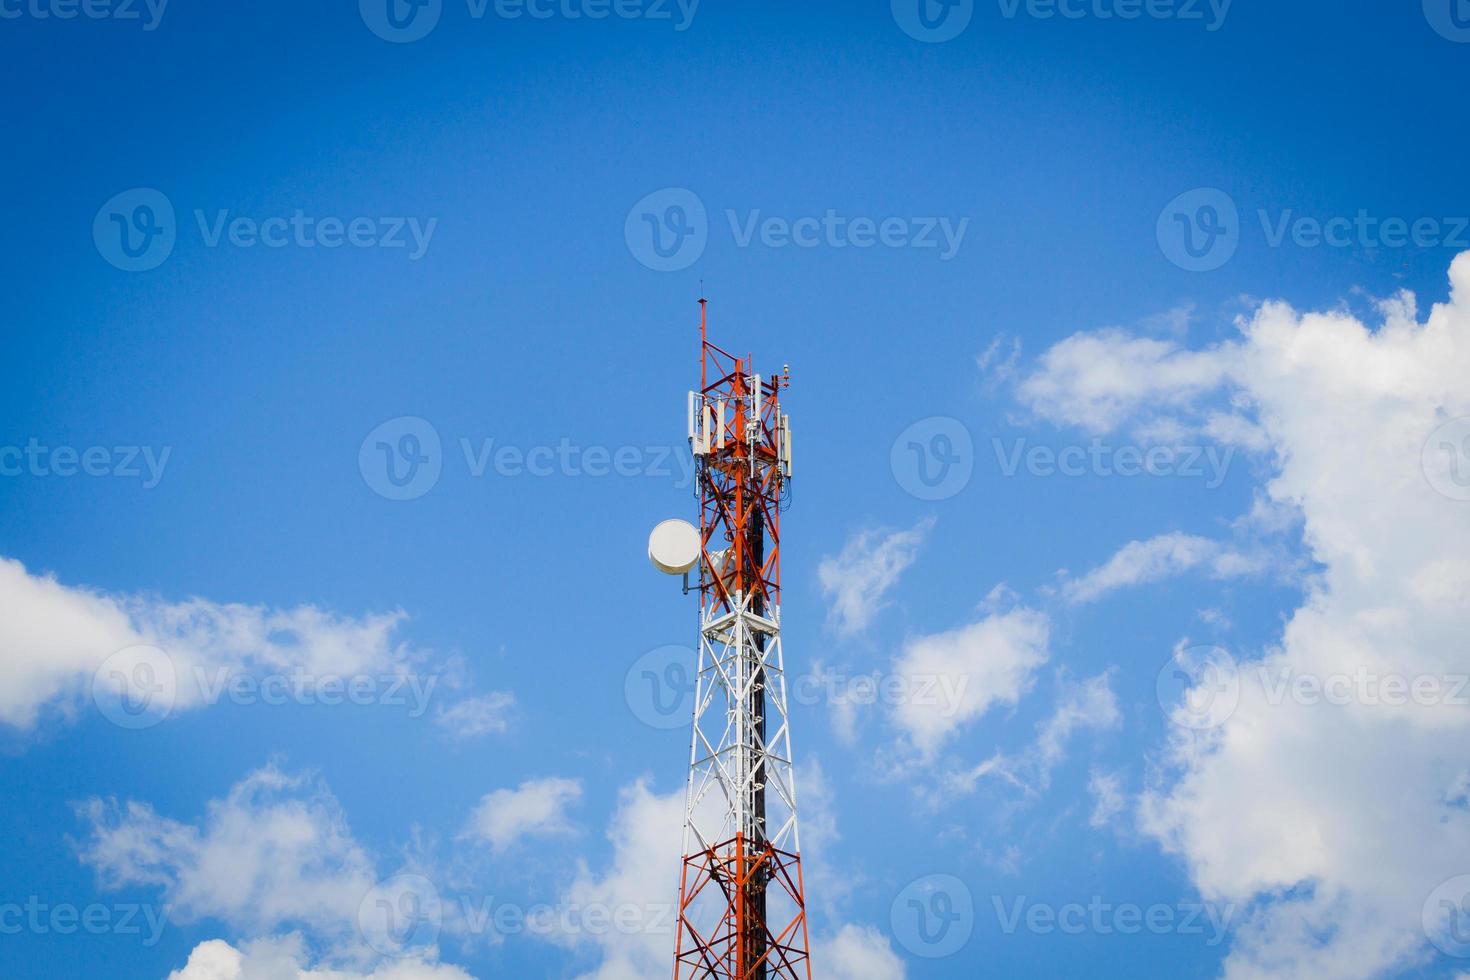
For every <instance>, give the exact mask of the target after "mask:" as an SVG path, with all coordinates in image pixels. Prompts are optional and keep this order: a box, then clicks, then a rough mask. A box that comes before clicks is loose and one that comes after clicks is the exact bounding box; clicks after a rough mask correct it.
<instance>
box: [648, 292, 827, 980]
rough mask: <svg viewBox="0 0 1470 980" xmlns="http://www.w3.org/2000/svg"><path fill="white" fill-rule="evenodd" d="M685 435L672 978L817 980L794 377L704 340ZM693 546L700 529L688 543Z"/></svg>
mask: <svg viewBox="0 0 1470 980" xmlns="http://www.w3.org/2000/svg"><path fill="white" fill-rule="evenodd" d="M699 307H700V317H699V338H700V387H699V390H698V391H694V392H690V394H689V406H688V429H689V440H690V447H691V449H692V451H693V453H694V457H695V462H696V472H697V474H698V484H699V528H698V561H697V566H698V570H699V585H698V593H699V667H698V673H697V675H696V686H695V699H694V731H693V738H692V740H691V749H690V757H689V788H688V796H687V800H686V805H685V813H684V870H683V877H682V883H681V886H680V892H679V936H678V942H677V948H676V951H675V961H674V977H675V980H687V978H694V977H730V978H738V980H796V978H805V980H810V978H811V963H810V961H809V959H808V937H807V920H806V898H805V895H804V892H803V886H802V876H801V843H800V836H799V834H798V832H797V822H796V782H795V779H794V778H793V773H792V759H791V725H790V719H789V718H788V715H787V684H786V669H785V659H784V656H783V654H782V649H781V510H782V507H783V504H784V502H785V501H786V500H787V498H788V496H789V487H790V481H791V475H792V465H791V421H790V419H789V418H788V417H787V416H786V414H785V413H784V412H782V410H781V393H782V392H783V391H784V390H785V389H786V388H787V386H788V385H789V384H790V383H791V379H790V375H789V372H784V373H783V374H782V375H779V376H774V377H769V378H763V377H761V376H760V375H758V374H753V373H751V360H750V358H749V357H746V358H739V357H735V356H734V355H732V354H730V353H728V352H726V351H724V350H722V349H721V348H719V347H717V346H715V345H714V344H712V343H710V342H709V339H708V336H707V334H706V326H707V313H708V306H707V302H706V301H705V300H703V299H701V300H700V301H699ZM692 545H693V541H692V535H691V541H690V546H691V548H692Z"/></svg>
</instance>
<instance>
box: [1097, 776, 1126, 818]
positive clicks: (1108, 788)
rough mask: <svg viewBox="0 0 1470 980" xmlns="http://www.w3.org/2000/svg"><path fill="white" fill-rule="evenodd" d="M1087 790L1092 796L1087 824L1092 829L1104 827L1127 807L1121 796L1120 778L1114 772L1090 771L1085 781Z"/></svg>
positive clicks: (1121, 784)
mask: <svg viewBox="0 0 1470 980" xmlns="http://www.w3.org/2000/svg"><path fill="white" fill-rule="evenodd" d="M1087 790H1088V792H1090V793H1091V794H1092V799H1093V806H1092V816H1091V817H1089V818H1088V820H1087V822H1088V823H1089V824H1091V825H1092V826H1094V827H1106V826H1108V825H1109V824H1111V823H1112V822H1113V821H1114V820H1116V819H1117V818H1118V816H1119V815H1121V814H1122V812H1123V810H1124V808H1125V807H1126V806H1127V800H1126V799H1125V797H1124V795H1123V779H1122V776H1121V775H1120V774H1118V773H1115V772H1103V771H1102V770H1100V769H1094V770H1092V775H1091V777H1090V778H1089V779H1088V781H1087Z"/></svg>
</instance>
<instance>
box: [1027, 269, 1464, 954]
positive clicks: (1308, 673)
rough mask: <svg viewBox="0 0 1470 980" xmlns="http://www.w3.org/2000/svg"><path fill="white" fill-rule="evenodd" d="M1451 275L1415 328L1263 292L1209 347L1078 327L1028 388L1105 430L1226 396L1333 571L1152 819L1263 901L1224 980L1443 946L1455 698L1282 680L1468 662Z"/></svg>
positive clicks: (1179, 761) (1243, 895) (1277, 488)
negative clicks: (1318, 693) (1307, 309)
mask: <svg viewBox="0 0 1470 980" xmlns="http://www.w3.org/2000/svg"><path fill="white" fill-rule="evenodd" d="M1451 284H1452V294H1451V299H1450V301H1449V302H1448V303H1444V304H1439V305H1436V306H1435V307H1434V308H1433V309H1432V310H1431V312H1430V313H1429V315H1428V316H1427V318H1425V319H1423V320H1422V321H1421V320H1420V319H1419V318H1418V313H1417V307H1416V304H1415V302H1414V300H1413V298H1412V297H1410V296H1407V295H1405V296H1401V297H1398V298H1397V299H1396V300H1394V301H1393V302H1390V303H1386V304H1383V305H1382V306H1381V308H1380V312H1381V315H1382V322H1381V323H1379V324H1377V325H1376V326H1375V327H1370V326H1368V325H1367V324H1364V323H1363V322H1360V321H1359V320H1357V319H1356V318H1354V317H1353V316H1352V315H1350V314H1349V313H1346V312H1341V311H1338V312H1327V313H1301V312H1298V311H1297V310H1295V309H1293V308H1292V307H1291V306H1289V305H1287V304H1285V303H1280V302H1273V303H1266V304H1264V305H1262V306H1260V307H1259V308H1258V309H1257V310H1256V311H1255V312H1254V313H1253V314H1252V315H1250V316H1249V317H1245V318H1242V320H1241V321H1240V324H1239V326H1240V333H1241V336H1240V339H1239V340H1238V341H1236V342H1233V343H1231V344H1229V345H1223V346H1221V347H1218V348H1213V349H1210V350H1205V351H1200V352H1196V353H1189V352H1184V351H1178V350H1172V349H1160V348H1158V347H1157V346H1153V345H1154V344H1155V342H1146V343H1144V342H1138V341H1135V340H1134V339H1133V338H1129V337H1126V336H1123V335H1117V334H1114V335H1106V336H1096V335H1094V336H1092V337H1091V338H1090V339H1086V340H1076V339H1075V338H1074V341H1075V342H1064V345H1065V346H1064V347H1063V349H1062V350H1061V351H1060V352H1058V353H1057V354H1056V355H1055V356H1052V357H1048V358H1043V362H1042V367H1041V372H1040V376H1039V377H1038V378H1037V379H1032V381H1033V382H1034V383H1031V386H1030V388H1029V389H1028V390H1029V392H1030V395H1031V396H1032V397H1033V398H1034V399H1036V401H1037V403H1038V408H1040V406H1041V405H1043V404H1044V405H1045V406H1046V410H1047V411H1049V412H1050V413H1051V414H1052V415H1053V416H1055V417H1056V418H1058V419H1064V420H1067V421H1071V422H1076V423H1077V424H1082V425H1088V426H1102V427H1106V426H1110V425H1121V424H1125V423H1126V421H1127V419H1128V418H1129V417H1130V415H1137V414H1141V413H1145V412H1146V411H1147V410H1148V407H1149V406H1150V405H1154V404H1161V405H1163V406H1164V407H1165V408H1174V407H1178V406H1181V405H1185V403H1186V402H1187V401H1188V400H1189V399H1193V398H1196V397H1203V396H1205V395H1206V393H1207V392H1209V390H1210V389H1211V387H1212V386H1219V387H1221V388H1222V389H1224V391H1225V393H1226V394H1228V397H1229V398H1230V400H1231V401H1232V403H1233V404H1235V405H1237V406H1243V407H1244V408H1243V409H1242V411H1243V412H1248V414H1249V415H1250V417H1251V421H1252V424H1254V425H1257V426H1259V428H1260V431H1261V432H1262V433H1263V434H1264V436H1265V438H1266V440H1267V441H1268V445H1269V450H1268V452H1267V453H1265V454H1263V455H1264V456H1266V457H1268V458H1269V461H1270V463H1271V464H1272V465H1273V467H1274V469H1275V472H1274V476H1273V477H1272V479H1271V480H1270V482H1269V483H1268V484H1267V485H1266V487H1265V491H1266V494H1267V495H1268V496H1269V499H1270V500H1271V502H1272V503H1273V504H1275V505H1280V506H1282V507H1291V508H1294V509H1296V510H1298V511H1299V512H1300V515H1301V520H1302V535H1303V540H1304V544H1305V547H1306V550H1307V552H1308V554H1309V556H1310V558H1311V559H1312V560H1314V561H1315V562H1317V563H1319V564H1320V566H1321V567H1322V568H1323V572H1322V574H1321V575H1320V576H1317V577H1315V578H1314V579H1313V580H1312V581H1311V582H1310V583H1309V586H1308V595H1307V596H1306V598H1305V600H1304V601H1303V603H1302V604H1301V606H1300V608H1298V609H1296V610H1295V611H1294V612H1293V613H1292V614H1291V616H1290V618H1289V620H1288V622H1287V624H1286V626H1285V627H1284V630H1283V632H1282V634H1281V636H1280V638H1279V643H1278V644H1276V645H1274V646H1273V647H1272V648H1271V649H1269V650H1267V651H1266V652H1265V653H1264V655H1262V656H1261V657H1260V658H1258V659H1252V658H1249V657H1246V658H1243V660H1244V662H1243V663H1242V668H1241V671H1240V678H1239V680H1240V684H1239V702H1238V705H1237V707H1236V708H1235V710H1234V712H1233V714H1231V715H1230V717H1229V718H1228V720H1226V721H1225V722H1224V723H1223V724H1222V725H1220V726H1219V727H1218V728H1215V729H1213V730H1208V731H1204V732H1192V731H1188V730H1185V729H1180V730H1179V731H1177V732H1175V733H1174V735H1173V737H1172V740H1171V744H1170V746H1169V755H1168V763H1169V764H1168V767H1167V768H1166V769H1165V770H1164V771H1162V772H1160V773H1158V774H1157V783H1156V785H1155V786H1154V787H1153V789H1152V790H1151V791H1150V792H1148V793H1146V794H1145V796H1144V798H1143V801H1142V804H1141V807H1140V810H1139V818H1140V825H1141V826H1142V827H1143V829H1144V830H1146V831H1147V832H1149V833H1151V834H1152V835H1153V836H1155V837H1156V838H1157V839H1158V840H1159V841H1160V842H1161V843H1162V844H1163V846H1165V847H1166V848H1167V849H1168V850H1169V851H1171V852H1172V853H1175V854H1177V855H1178V856H1179V857H1180V858H1181V860H1182V861H1183V862H1184V864H1185V865H1186V867H1187V868H1188V870H1189V873H1190V875H1191V876H1192V878H1193V881H1194V883H1195V885H1196V886H1197V887H1198V888H1199V890H1200V891H1201V893H1202V894H1203V895H1204V896H1205V897H1206V898H1207V899H1210V900H1215V901H1230V902H1235V903H1236V904H1238V905H1239V906H1240V907H1242V908H1248V909H1249V910H1250V912H1249V914H1248V915H1247V916H1246V917H1245V918H1244V920H1243V921H1241V922H1240V924H1239V925H1238V927H1237V930H1236V936H1235V941H1234V942H1233V944H1232V947H1231V952H1230V954H1229V956H1228V958H1227V960H1226V963H1225V975H1226V977H1227V978H1230V980H1258V978H1259V980H1265V978H1295V977H1305V976H1332V977H1338V978H1344V980H1353V978H1363V980H1367V978H1371V977H1377V976H1382V975H1386V974H1390V973H1395V972H1398V971H1401V970H1404V969H1411V968H1413V967H1414V966H1415V965H1416V964H1418V963H1419V962H1422V961H1423V960H1424V959H1426V958H1427V956H1428V954H1429V953H1430V952H1431V951H1430V949H1429V946H1428V944H1427V942H1426V937H1425V935H1424V931H1423V927H1422V925H1421V914H1422V910H1423V908H1424V905H1425V902H1426V900H1427V899H1428V898H1429V897H1430V895H1431V893H1432V892H1433V890H1434V889H1435V888H1436V886H1438V885H1439V884H1440V883H1441V882H1442V881H1443V880H1444V879H1446V878H1448V877H1451V876H1453V875H1456V874H1461V873H1464V872H1465V871H1466V870H1467V869H1466V868H1462V867H1457V866H1456V864H1455V862H1454V860H1453V859H1452V858H1453V857H1454V856H1456V855H1459V856H1464V855H1470V806H1467V795H1466V793H1465V790H1464V783H1465V777H1464V773H1465V761H1464V750H1463V749H1464V745H1465V744H1466V737H1467V734H1470V708H1467V706H1466V705H1465V704H1464V703H1463V699H1461V700H1459V701H1457V700H1456V699H1454V698H1452V697H1448V696H1446V697H1441V698H1439V699H1437V700H1434V701H1431V702H1429V703H1419V704H1415V703H1413V702H1412V701H1411V702H1409V703H1402V702H1400V703H1389V702H1388V701H1387V700H1386V699H1384V698H1382V697H1375V696H1372V694H1371V691H1372V690H1373V689H1371V688H1363V687H1357V688H1349V690H1352V691H1354V694H1353V696H1352V697H1350V698H1349V699H1348V700H1347V701H1346V702H1345V703H1344V702H1339V703H1332V702H1331V701H1328V700H1324V699H1312V698H1303V697H1292V696H1285V697H1283V696H1282V695H1281V689H1280V688H1279V686H1278V679H1280V678H1287V679H1290V678H1297V677H1306V678H1309V679H1315V680H1316V681H1318V682H1329V681H1331V680H1332V679H1334V678H1352V677H1355V676H1361V675H1363V674H1366V675H1367V676H1370V677H1377V678H1386V677H1401V678H1405V679H1410V680H1412V679H1414V678H1431V679H1439V680H1440V681H1442V682H1443V681H1445V680H1446V679H1451V678H1454V677H1455V676H1457V675H1460V674H1463V673H1464V664H1465V657H1464V623H1465V622H1466V617H1467V613H1470V602H1467V599H1470V590H1467V589H1466V588H1465V586H1466V584H1470V578H1467V573H1470V560H1467V559H1466V558H1465V556H1466V555H1467V554H1470V505H1467V504H1466V503H1464V502H1463V501H1461V500H1457V499H1452V498H1453V497H1454V496H1455V494H1456V493H1457V492H1458V488H1459V487H1460V483H1459V482H1458V481H1457V480H1456V477H1457V476H1458V477H1459V478H1460V479H1463V478H1464V474H1465V472H1466V470H1465V467H1466V465H1467V461H1466V459H1465V456H1466V450H1467V448H1470V447H1467V446H1466V445H1465V444H1464V441H1463V440H1461V439H1456V438H1452V436H1453V431H1452V432H1451V434H1450V436H1446V437H1443V438H1440V439H1439V441H1438V442H1435V441H1434V440H1433V439H1431V434H1433V433H1435V432H1437V431H1442V430H1441V429H1440V427H1442V426H1444V425H1446V424H1447V423H1449V422H1450V421H1451V420H1454V419H1456V418H1460V417H1464V416H1470V386H1467V385H1466V383H1465V379H1466V377H1470V254H1466V255H1461V256H1460V257H1459V258H1457V259H1456V260H1455V262H1454V264H1453V266H1452V268H1451ZM1140 343H1143V346H1140ZM1079 345H1080V346H1079ZM1059 346H1060V345H1059ZM1084 348H1085V350H1086V351H1087V352H1088V355H1089V356H1088V357H1087V358H1080V357H1078V356H1077V355H1078V353H1079V351H1081V350H1082V349H1084ZM1084 360H1094V361H1095V362H1096V363H1097V364H1099V365H1107V368H1106V369H1103V370H1101V377H1100V378H1096V379H1094V380H1091V381H1088V382H1087V383H1085V384H1084V385H1083V386H1082V388H1081V391H1080V393H1079V394H1078V396H1077V397H1071V396H1069V395H1067V394H1066V392H1065V391H1063V388H1062V386H1063V384H1064V382H1065V381H1066V379H1067V378H1069V377H1073V376H1075V375H1077V374H1078V372H1085V371H1087V370H1090V369H1088V368H1086V366H1085V365H1084V364H1083V361H1084ZM1161 364H1162V365H1164V366H1166V367H1167V370H1166V371H1165V373H1164V378H1165V380H1163V381H1160V380H1158V379H1157V378H1155V377H1152V376H1151V375H1152V374H1153V372H1154V369H1155V368H1156V367H1157V366H1159V365H1161ZM1186 407H1187V406H1186ZM1454 431H1458V430H1454ZM1437 488H1438V489H1437ZM1444 689H1445V688H1443V687H1442V688H1441V690H1444Z"/></svg>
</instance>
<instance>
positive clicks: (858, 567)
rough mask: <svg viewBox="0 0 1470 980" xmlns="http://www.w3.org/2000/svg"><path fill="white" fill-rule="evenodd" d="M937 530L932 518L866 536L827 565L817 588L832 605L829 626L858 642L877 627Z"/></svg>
mask: <svg viewBox="0 0 1470 980" xmlns="http://www.w3.org/2000/svg"><path fill="white" fill-rule="evenodd" d="M933 526H934V519H933V518H926V519H925V520H922V521H920V522H919V523H918V524H915V525H914V526H913V527H911V528H909V529H908V530H906V531H877V530H866V531H860V532H859V533H857V534H855V535H853V536H852V537H851V538H850V539H849V540H848V542H847V543H846V544H845V545H843V547H842V551H841V552H840V553H838V554H837V555H836V556H835V557H832V556H829V557H826V558H823V559H822V562H821V564H820V565H818V566H817V583H818V585H820V586H821V589H822V594H823V595H824V596H826V597H827V598H828V599H829V600H830V601H831V603H832V609H831V611H830V613H829V614H828V622H829V623H830V624H831V625H832V627H833V629H835V630H836V631H837V633H838V635H840V636H855V635H856V634H858V633H861V632H862V631H863V630H865V629H867V628H868V627H869V626H870V625H871V624H872V622H873V617H874V616H876V615H877V614H878V612H879V610H880V609H882V605H883V597H884V596H885V595H887V594H888V591H889V590H890V589H892V588H893V586H894V585H896V584H897V583H898V579H899V576H901V575H902V574H903V573H904V570H905V569H907V568H908V567H909V566H910V565H912V564H913V563H914V559H915V558H917V557H918V555H919V548H920V547H921V546H922V545H923V543H924V539H925V538H926V537H927V536H928V534H929V530H930V529H931V528H932V527H933Z"/></svg>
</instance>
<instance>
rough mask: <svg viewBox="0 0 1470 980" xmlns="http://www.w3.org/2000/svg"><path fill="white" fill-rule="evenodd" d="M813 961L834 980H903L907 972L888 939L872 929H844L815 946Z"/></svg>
mask: <svg viewBox="0 0 1470 980" xmlns="http://www.w3.org/2000/svg"><path fill="white" fill-rule="evenodd" d="M812 956H813V961H814V962H815V963H817V964H820V966H819V969H820V971H821V972H820V975H821V976H824V977H830V978H831V980H904V978H905V977H907V976H908V971H907V970H906V969H905V968H904V965H903V960H901V959H899V958H898V954H897V953H895V952H894V951H893V946H892V945H891V944H890V943H889V942H888V937H887V936H885V935H883V934H882V933H881V932H879V931H878V930H877V929H874V928H873V927H872V926H857V925H846V926H843V927H842V929H841V931H839V932H838V933H837V934H836V935H835V936H833V937H832V938H830V939H827V940H823V941H820V942H818V943H817V944H816V949H815V950H814V952H813V954H812Z"/></svg>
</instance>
